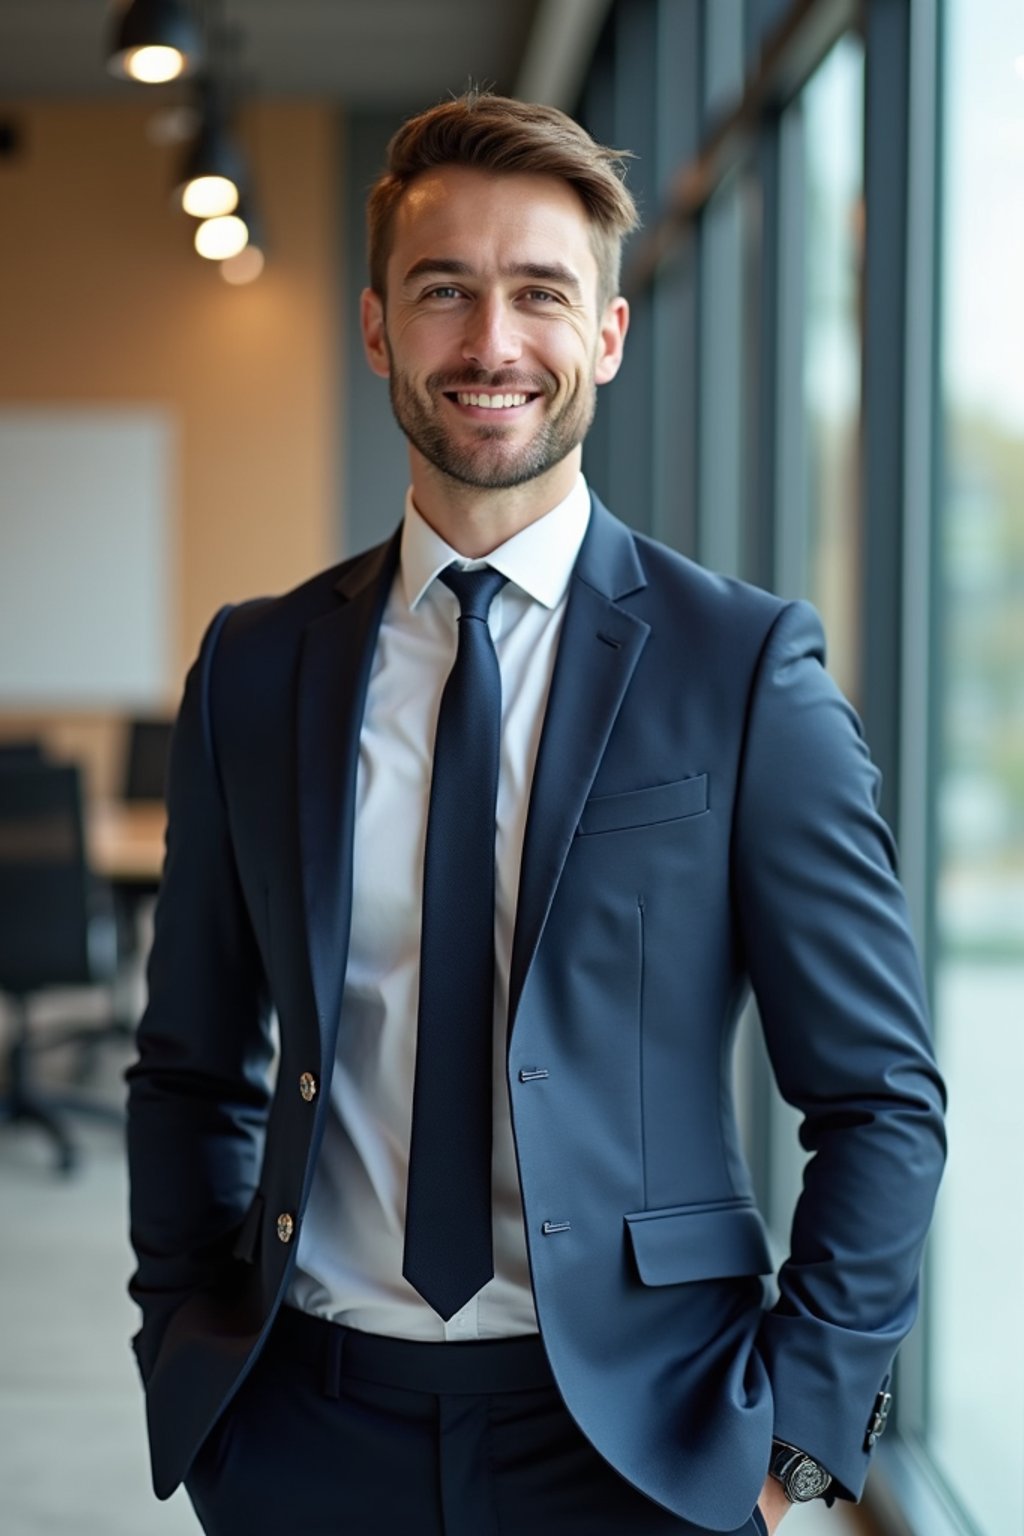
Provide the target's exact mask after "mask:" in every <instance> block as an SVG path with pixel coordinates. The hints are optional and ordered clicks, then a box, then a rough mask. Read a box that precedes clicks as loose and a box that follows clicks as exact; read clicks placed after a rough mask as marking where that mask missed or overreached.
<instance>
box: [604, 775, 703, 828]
mask: <svg viewBox="0 0 1024 1536" xmlns="http://www.w3.org/2000/svg"><path fill="white" fill-rule="evenodd" d="M707 808H708V776H707V774H706V773H699V774H696V775H695V776H694V777H693V778H692V779H677V780H676V781H675V783H673V784H654V785H652V786H651V788H650V789H633V790H630V791H629V792H628V793H627V794H624V795H593V796H592V797H591V798H590V799H589V800H588V801H587V803H586V805H585V806H584V807H583V815H582V816H581V817H580V824H579V828H578V830H579V832H580V833H581V834H582V835H583V836H586V835H587V834H588V833H591V832H615V831H619V830H620V829H623V828H625V827H643V826H653V825H656V824H657V823H658V822H660V821H678V820H679V819H680V818H681V817H683V816H699V815H700V813H701V811H706V810H707Z"/></svg>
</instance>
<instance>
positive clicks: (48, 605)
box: [0, 406, 176, 709]
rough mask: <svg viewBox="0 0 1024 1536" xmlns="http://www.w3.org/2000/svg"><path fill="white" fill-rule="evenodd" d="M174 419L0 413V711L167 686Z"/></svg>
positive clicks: (75, 703) (133, 698)
mask: <svg viewBox="0 0 1024 1536" xmlns="http://www.w3.org/2000/svg"><path fill="white" fill-rule="evenodd" d="M175 436H176V434H175V423H174V416H173V413H172V412H170V411H165V410H161V409H159V408H145V409H136V408H131V407H109V408H106V407H103V408H95V407H88V408H81V409H79V408H77V407H70V406H69V407H60V408H37V407H9V406H8V407H4V408H0V708H3V709H10V708H22V709H24V708H36V707H48V708H53V707H59V708H64V709H66V708H78V707H85V708H88V707H90V706H93V707H95V706H99V707H145V706H146V705H160V704H162V703H164V701H165V699H166V696H167V693H168V690H169V688H170V686H171V682H172V679H171V677H170V665H171V640H172V637H171V634H170V613H171V602H172V596H173V594H172V591H171V587H172V572H171V570H170V556H171V536H170V530H171V516H172V507H171V499H172V474H173V470H174V455H175Z"/></svg>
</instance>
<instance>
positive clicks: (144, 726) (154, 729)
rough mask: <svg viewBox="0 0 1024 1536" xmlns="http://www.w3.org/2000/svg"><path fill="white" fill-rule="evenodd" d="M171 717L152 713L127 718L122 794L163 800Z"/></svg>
mask: <svg viewBox="0 0 1024 1536" xmlns="http://www.w3.org/2000/svg"><path fill="white" fill-rule="evenodd" d="M173 730H174V721H173V720H166V719H163V718H158V717H156V716H151V717H148V718H146V719H143V718H139V719H136V720H131V721H129V724H128V750H127V754H126V759H125V771H124V783H123V788H122V791H121V793H122V797H123V798H124V799H125V800H163V798H164V795H165V793H166V790H167V762H168V758H169V757H170V752H171V732H172V731H173Z"/></svg>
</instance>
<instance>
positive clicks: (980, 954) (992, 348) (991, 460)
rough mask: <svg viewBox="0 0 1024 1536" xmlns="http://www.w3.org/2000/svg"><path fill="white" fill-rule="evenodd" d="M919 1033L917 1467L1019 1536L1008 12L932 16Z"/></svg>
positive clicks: (1020, 726)
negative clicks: (935, 1192)
mask: <svg viewBox="0 0 1024 1536" xmlns="http://www.w3.org/2000/svg"><path fill="white" fill-rule="evenodd" d="M945 69H946V135H945V136H946V159H945V202H944V220H943V225H944V227H943V252H944V265H945V279H944V285H943V322H942V331H943V344H944V345H943V350H944V368H943V397H944V416H945V459H946V465H945V470H946V472H945V476H944V486H943V499H942V508H941V517H940V524H939V529H940V532H939V538H940V545H939V571H940V576H939V593H938V596H939V603H938V613H937V617H938V623H937V631H938V647H937V652H938V653H937V656H936V661H937V663H938V665H940V667H941V669H942V678H941V682H942V687H941V689H940V693H939V696H940V699H941V710H940V722H939V742H940V745H939V761H938V764H937V772H938V782H937V789H938V804H937V823H938V838H939V848H938V866H939V882H938V908H937V925H936V926H937V941H936V955H935V971H934V977H935V1011H936V1026H937V1032H938V1040H939V1048H940V1052H941V1057H942V1061H943V1064H944V1067H945V1070H946V1073H947V1075H948V1078H949V1081H950V1087H951V1112H950V1133H951V1145H952V1149H953V1157H952V1159H951V1164H950V1170H949V1175H948V1179H947V1183H946V1187H945V1192H944V1196H943V1200H942V1205H941V1207H940V1216H939V1222H938V1225H937V1228H936V1234H935V1240H934V1243H933V1248H932V1255H933V1262H932V1281H931V1306H930V1315H929V1319H928V1322H929V1326H928V1331H927V1338H928V1357H929V1385H930V1391H929V1401H928V1414H927V1439H928V1447H929V1450H930V1452H931V1454H932V1456H933V1457H934V1459H935V1461H936V1463H937V1464H938V1466H939V1468H940V1470H941V1472H942V1473H943V1476H944V1477H945V1479H946V1481H947V1483H948V1484H949V1486H950V1487H951V1489H952V1491H953V1492H954V1494H955V1495H956V1497H957V1499H958V1501H959V1503H960V1504H961V1506H962V1507H963V1509H964V1511H965V1512H966V1514H967V1515H968V1517H969V1519H970V1521H971V1523H972V1525H973V1526H974V1528H975V1529H976V1530H977V1531H978V1533H979V1536H1009V1533H1011V1532H1018V1531H1022V1530H1024V1306H1022V1299H1024V1193H1022V1192H1024V1137H1022V1134H1021V1123H1022V1122H1021V1107H1020V1106H1021V1092H1022V1084H1024V366H1022V360H1021V351H1022V338H1024V286H1022V282H1021V270H1022V253H1024V199H1022V196H1021V187H1022V185H1024V12H1022V11H1021V8H1020V7H1019V6H1017V5H1011V4H1009V3H1007V0H948V3H947V7H946V47H945Z"/></svg>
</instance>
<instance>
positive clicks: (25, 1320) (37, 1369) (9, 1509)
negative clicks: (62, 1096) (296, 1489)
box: [0, 1048, 848, 1536]
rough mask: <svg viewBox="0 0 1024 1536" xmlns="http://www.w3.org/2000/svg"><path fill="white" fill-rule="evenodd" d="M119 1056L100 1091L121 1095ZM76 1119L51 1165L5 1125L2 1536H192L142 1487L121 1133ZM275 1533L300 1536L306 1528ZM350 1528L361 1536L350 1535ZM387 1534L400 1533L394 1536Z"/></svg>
mask: <svg viewBox="0 0 1024 1536" xmlns="http://www.w3.org/2000/svg"><path fill="white" fill-rule="evenodd" d="M124 1061H125V1058H124V1057H123V1056H122V1055H120V1054H119V1053H118V1051H117V1050H115V1049H114V1048H111V1049H110V1050H109V1051H107V1052H106V1055H105V1057H104V1061H103V1068H102V1079H103V1081H102V1083H101V1085H100V1087H99V1090H98V1092H99V1093H100V1095H101V1096H104V1097H106V1098H107V1099H108V1100H110V1101H111V1102H117V1100H118V1097H119V1095H120V1092H121V1088H120V1080H119V1073H120V1071H121V1070H122V1068H123V1066H124ZM79 1125H82V1123H81V1122H76V1130H77V1134H78V1139H79V1141H80V1143H81V1145H82V1148H83V1158H82V1163H81V1167H80V1169H79V1170H78V1172H77V1173H76V1174H74V1175H73V1176H72V1177H70V1178H62V1177H60V1176H59V1175H57V1174H56V1173H55V1172H54V1171H53V1159H52V1153H51V1150H50V1147H49V1145H48V1144H47V1143H46V1142H44V1141H43V1139H42V1137H41V1136H40V1135H39V1134H38V1133H37V1132H36V1131H35V1129H34V1128H32V1127H11V1126H4V1127H0V1234H2V1239H0V1294H2V1297H3V1307H2V1309H0V1529H2V1530H3V1532H4V1533H5V1536H196V1533H197V1532H198V1530H199V1527H198V1523H197V1522H196V1520H195V1517H194V1515H193V1514H192V1509H191V1505H190V1504H189V1502H188V1499H187V1497H186V1496H185V1495H184V1494H183V1493H182V1492H181V1491H179V1492H178V1493H177V1494H175V1496H174V1497H173V1498H172V1499H171V1500H170V1501H169V1502H168V1503H166V1504H161V1503H158V1502H157V1500H156V1499H155V1498H154V1496H153V1494H152V1491H151V1489H150V1485H149V1470H148V1465H147V1458H146V1446H145V1434H144V1424H143V1407H142V1397H141V1392H140V1389H139V1385H138V1380H137V1377H136V1371H135V1363H134V1360H133V1358H132V1355H131V1351H130V1349H129V1345H128V1340H129V1338H130V1336H131V1334H132V1332H133V1331H134V1328H135V1309H134V1307H133V1306H132V1304H131V1303H130V1301H129V1300H128V1298H127V1296H126V1294H125V1283H126V1280H127V1278H128V1275H129V1273H130V1270H131V1266H132V1260H131V1254H130V1251H129V1248H128V1244H127V1239H126V1236H125V1228H126V1214H125V1212H126V1185H125V1169H124V1158H123V1152H122V1145H121V1135H120V1133H119V1131H118V1129H116V1128H115V1127H113V1126H110V1127H107V1126H91V1125H90V1126H84V1125H82V1128H81V1129H80V1130H78V1129H77V1128H78V1126H79ZM844 1533H848V1526H847V1524H846V1521H845V1520H844V1519H843V1517H842V1514H841V1513H840V1512H839V1511H835V1512H833V1513H831V1514H830V1513H829V1512H827V1511H826V1510H825V1509H824V1507H823V1506H820V1505H815V1506H808V1507H807V1508H804V1509H798V1510H794V1511H793V1512H792V1514H791V1515H789V1516H787V1518H786V1521H785V1536H844ZM281 1536H302V1533H301V1531H300V1530H298V1529H296V1530H295V1531H289V1532H282V1533H281ZM347 1536H358V1533H357V1532H351V1533H347ZM395 1536H404V1533H401V1532H396V1533H395Z"/></svg>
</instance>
